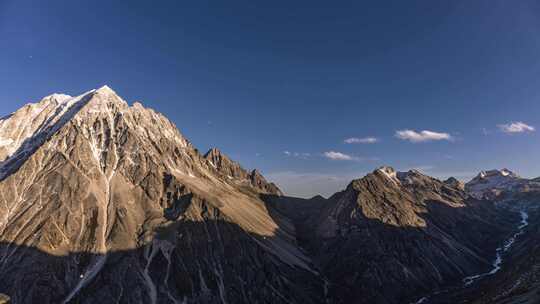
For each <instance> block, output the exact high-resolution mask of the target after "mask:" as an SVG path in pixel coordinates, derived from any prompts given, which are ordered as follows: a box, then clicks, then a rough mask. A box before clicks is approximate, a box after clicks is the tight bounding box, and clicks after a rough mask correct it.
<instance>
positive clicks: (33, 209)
mask: <svg viewBox="0 0 540 304" xmlns="http://www.w3.org/2000/svg"><path fill="white" fill-rule="evenodd" d="M60 99H61V100H59V99H58V98H57V97H54V96H53V97H47V98H45V99H44V100H43V101H41V102H40V103H38V104H37V105H39V106H36V105H29V106H27V107H28V109H26V110H24V114H25V115H19V114H14V115H12V116H10V117H7V118H5V119H3V120H2V122H1V123H0V127H1V129H0V130H1V132H2V133H1V134H3V135H2V136H4V137H9V138H11V137H13V138H12V139H13V142H16V143H17V144H13V143H10V145H9V146H8V148H4V150H2V151H4V152H3V153H5V154H3V155H4V156H3V158H4V161H3V162H2V164H1V168H2V170H3V172H4V173H5V174H4V175H3V177H2V181H1V182H0V277H1V278H2V280H0V292H3V293H5V294H9V295H10V296H11V298H12V301H13V302H14V303H37V302H39V303H257V302H265V301H269V302H272V303H290V302H293V303H321V302H322V301H323V298H324V296H323V288H322V287H323V280H322V279H321V278H320V277H319V276H318V275H317V274H316V271H315V270H314V267H313V266H312V264H311V262H310V259H309V258H308V257H306V256H305V254H304V253H303V252H302V251H301V250H300V249H299V248H298V247H297V246H296V243H297V241H296V232H295V230H294V226H293V225H292V224H291V223H290V221H289V219H287V218H286V217H284V216H280V215H279V214H274V213H273V212H271V210H270V209H269V207H268V206H267V205H266V203H265V202H263V201H262V200H260V199H259V191H255V190H253V189H254V188H253V187H243V186H239V185H238V184H237V183H236V182H235V181H231V180H229V179H228V178H223V175H222V174H220V173H219V172H217V171H216V169H215V168H214V167H213V166H211V165H209V164H208V161H207V159H206V158H204V157H203V156H202V155H200V154H199V153H198V152H197V150H196V149H195V148H194V147H193V146H192V145H191V144H190V143H189V142H188V141H187V140H186V139H185V138H184V137H183V136H182V134H180V133H179V131H178V130H177V129H176V127H175V126H174V125H173V124H172V123H171V122H170V121H169V120H168V119H167V118H165V117H164V116H163V115H161V114H159V113H157V112H155V111H153V110H151V109H147V108H144V107H143V106H142V105H141V104H139V103H136V104H134V105H133V106H129V105H128V104H127V103H126V102H125V101H124V100H123V99H122V98H120V97H119V96H118V95H117V94H116V93H115V92H114V91H113V90H111V89H110V88H108V87H103V88H100V89H98V90H93V91H90V92H87V93H85V94H83V95H81V96H78V97H69V96H64V95H62V97H61V98H60ZM53 109H55V110H53ZM29 113H30V114H29ZM19 120H22V122H21V121H19ZM34 120H35V121H34ZM23 122H24V123H23ZM247 178H248V179H249V180H251V177H249V176H248V177H247ZM254 180H255V181H261V180H260V179H257V178H256V179H254ZM257 185H258V186H259V187H261V185H262V182H261V183H259V184H257Z"/></svg>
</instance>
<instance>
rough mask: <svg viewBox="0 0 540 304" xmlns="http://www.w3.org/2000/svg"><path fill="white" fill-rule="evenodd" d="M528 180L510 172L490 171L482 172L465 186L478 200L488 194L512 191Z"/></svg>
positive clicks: (505, 170)
mask: <svg viewBox="0 0 540 304" xmlns="http://www.w3.org/2000/svg"><path fill="white" fill-rule="evenodd" d="M527 181H528V180H526V179H523V178H521V177H520V176H519V175H517V174H516V173H514V172H512V171H510V170H508V169H506V168H505V169H501V170H489V171H482V172H480V173H479V174H478V175H477V176H476V177H475V178H473V179H472V180H471V181H470V182H468V183H467V184H465V189H466V190H467V192H469V194H471V195H472V196H474V197H476V198H483V197H484V196H485V195H486V194H489V193H493V192H494V191H495V192H501V191H512V190H515V189H516V188H518V187H519V186H521V185H522V184H523V183H525V182H527Z"/></svg>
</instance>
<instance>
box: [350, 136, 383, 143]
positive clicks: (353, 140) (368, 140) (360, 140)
mask: <svg viewBox="0 0 540 304" xmlns="http://www.w3.org/2000/svg"><path fill="white" fill-rule="evenodd" d="M378 141H379V139H378V138H376V137H364V138H358V137H351V138H347V139H345V140H344V141H343V142H345V143H346V144H374V143H376V142H378Z"/></svg>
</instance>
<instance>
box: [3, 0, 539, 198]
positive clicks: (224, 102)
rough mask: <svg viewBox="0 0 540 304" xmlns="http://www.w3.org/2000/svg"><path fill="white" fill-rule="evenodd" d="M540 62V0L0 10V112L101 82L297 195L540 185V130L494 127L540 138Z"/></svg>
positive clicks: (39, 5)
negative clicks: (361, 186)
mask: <svg viewBox="0 0 540 304" xmlns="http://www.w3.org/2000/svg"><path fill="white" fill-rule="evenodd" d="M256 2H258V3H256ZM539 59H540V2H538V1H527V0H524V1H504V0H486V1H480V0H479V1H432V0H430V1H428V0H426V1H372V2H366V1H339V2H329V1H305V2H304V1H272V2H269V1H266V2H263V1H227V2H225V1H221V2H219V3H218V2H217V1H215V2H210V1H208V2H206V1H190V2H187V1H56V0H50V1H26V0H16V1H15V0H0V84H1V86H0V115H4V114H7V113H10V112H12V111H14V110H16V109H17V108H18V107H20V106H21V105H23V104H25V103H27V102H35V101H38V100H39V99H40V98H41V97H43V96H46V95H49V94H51V93H53V92H64V93H67V94H70V95H76V94H79V93H82V92H84V91H87V90H89V89H92V88H96V87H99V86H101V85H103V84H108V85H109V86H111V87H112V88H113V89H114V90H115V91H117V92H118V93H119V94H120V95H121V96H123V97H124V98H125V99H126V100H128V101H129V102H133V101H137V100H140V101H142V102H143V104H145V105H146V106H148V107H152V108H154V109H156V110H158V111H160V112H162V113H164V114H165V115H167V116H168V117H169V118H170V119H171V120H173V121H174V122H175V123H176V124H177V126H178V127H179V129H180V131H181V132H182V133H183V134H184V135H185V136H187V137H188V138H189V139H190V140H191V141H192V142H193V143H194V144H195V146H197V147H198V148H199V149H200V150H202V151H205V150H206V149H208V148H209V147H211V146H217V147H219V148H221V149H222V150H223V151H225V152H226V153H227V154H229V155H230V156H231V157H232V158H234V159H236V160H238V161H240V162H241V163H242V164H243V165H244V166H246V167H257V168H260V169H262V171H263V172H264V173H265V174H266V175H267V176H269V177H270V178H271V179H274V180H276V181H277V182H278V183H279V184H280V185H281V186H282V187H283V188H284V189H285V190H286V191H288V192H289V193H291V194H296V195H303V196H309V195H312V194H315V193H318V192H322V193H323V194H329V193H331V192H333V191H336V190H338V189H339V188H340V187H344V186H345V185H346V183H347V182H348V181H349V180H350V179H352V178H355V177H360V176H362V175H364V174H365V173H366V172H369V171H372V170H373V169H374V168H376V167H377V166H380V165H383V164H389V165H392V166H395V167H396V168H398V169H401V170H405V169H409V168H413V167H417V168H421V169H423V170H424V171H426V172H427V173H428V174H431V175H434V176H437V177H441V178H442V177H448V176H450V175H454V176H456V177H458V178H461V179H467V178H470V177H471V176H472V175H474V174H476V173H477V172H478V171H479V170H482V169H491V168H502V167H509V168H510V169H512V170H515V171H517V172H518V173H519V174H521V175H523V176H528V177H531V176H540V153H539V152H540V151H539V150H540V149H539V148H540V142H539V136H538V134H537V132H523V133H514V134H507V133H504V132H502V131H501V130H500V129H499V128H498V125H500V124H508V123H510V122H524V123H526V124H528V125H531V126H539V127H540V85H539V84H540V60H539ZM403 129H412V130H416V131H420V130H431V131H436V132H441V133H448V134H449V135H450V136H452V138H453V140H451V141H446V140H441V141H431V142H423V143H411V142H409V141H405V140H400V139H398V138H396V137H395V136H394V135H395V132H396V131H397V130H403ZM368 136H369V137H376V138H378V139H379V141H378V142H377V143H375V144H345V143H343V140H344V139H346V138H349V137H359V138H363V137H368ZM284 151H289V152H290V154H291V155H286V154H285V153H284ZM329 151H335V152H340V153H343V154H346V155H348V156H349V157H350V159H349V160H332V159H328V158H327V157H325V156H324V152H329ZM295 153H298V156H295ZM307 154H309V155H307Z"/></svg>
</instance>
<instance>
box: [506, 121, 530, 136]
mask: <svg viewBox="0 0 540 304" xmlns="http://www.w3.org/2000/svg"><path fill="white" fill-rule="evenodd" d="M498 127H499V129H500V130H501V131H502V132H504V133H524V132H534V131H535V130H536V129H535V128H534V127H533V126H529V125H528V124H526V123H524V122H521V121H517V122H511V123H509V124H501V125H498Z"/></svg>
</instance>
